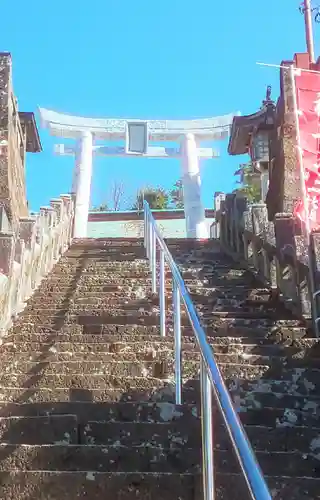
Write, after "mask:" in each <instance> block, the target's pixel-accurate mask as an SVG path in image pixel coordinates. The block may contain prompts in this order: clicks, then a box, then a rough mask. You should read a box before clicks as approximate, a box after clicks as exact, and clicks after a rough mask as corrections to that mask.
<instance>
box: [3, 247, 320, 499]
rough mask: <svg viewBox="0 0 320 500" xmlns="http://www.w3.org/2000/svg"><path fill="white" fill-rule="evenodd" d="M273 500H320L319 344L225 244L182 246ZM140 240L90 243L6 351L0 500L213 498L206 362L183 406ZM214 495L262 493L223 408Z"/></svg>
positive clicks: (40, 299)
mask: <svg viewBox="0 0 320 500" xmlns="http://www.w3.org/2000/svg"><path fill="white" fill-rule="evenodd" d="M168 243H169V248H170V250H171V251H172V254H173V256H174V258H175V259H176V261H177V262H178V264H179V265H180V267H181V270H182V272H183V275H184V278H185V281H186V283H187V285H188V287H189V289H190V292H191V295H192V298H193V300H194V302H195V304H196V306H197V308H198V311H199V314H200V316H201V320H202V322H203V324H204V325H205V326H206V331H207V335H208V341H209V342H210V344H211V345H212V346H213V348H214V351H215V354H216V359H217V360H218V362H219V364H220V367H221V370H222V372H223V374H224V376H225V379H226V381H227V385H228V387H229V389H230V391H231V393H232V395H233V399H234V402H235V405H236V407H237V409H238V411H239V415H240V417H241V420H242V422H243V424H244V426H245V429H246V431H247V433H248V436H249V438H250V440H251V443H252V445H253V447H254V449H255V451H256V454H257V457H258V460H259V462H260V464H261V467H262V469H263V471H264V473H265V475H266V478H267V481H268V484H269V485H270V488H271V491H272V495H273V497H274V498H276V499H278V500H280V499H290V500H307V499H316V498H320V479H319V474H320V421H319V401H320V399H319V398H320V357H319V345H318V342H317V341H316V340H315V339H314V338H311V337H308V335H307V332H306V329H305V327H304V325H303V324H302V323H301V322H299V321H298V320H296V319H294V318H292V317H291V316H290V314H289V313H288V312H287V311H286V310H284V309H283V307H282V306H281V305H280V304H279V303H278V302H277V301H276V300H275V299H274V298H273V297H272V296H271V295H270V293H269V292H268V291H267V290H265V289H261V288H259V284H258V283H257V282H255V280H254V278H253V277H252V276H251V275H250V274H249V273H247V272H244V271H243V270H241V269H239V267H238V266H237V264H235V263H233V262H231V261H230V260H228V258H227V257H226V256H225V255H223V254H222V253H220V252H219V249H218V248H217V246H216V244H215V243H213V242H208V243H204V242H202V243H200V242H198V243H197V242H191V241H188V240H176V241H173V240H172V241H169V242H168ZM167 285H168V290H167V297H168V299H169V298H170V300H168V304H167V306H168V322H167V326H168V336H167V337H166V338H164V339H162V338H160V336H159V326H158V325H159V308H158V300H157V298H156V297H154V296H152V294H151V293H150V289H151V276H150V273H149V269H148V265H147V262H146V260H145V251H144V248H143V242H142V241H141V240H126V239H114V240H79V241H75V242H74V243H73V245H72V246H71V248H70V249H69V250H68V251H67V253H66V254H65V255H64V256H63V257H62V258H61V260H60V261H59V263H58V264H57V265H56V267H55V268H54V270H53V272H52V273H51V274H50V275H49V276H48V277H47V279H46V280H45V281H43V282H42V284H41V285H40V287H39V288H38V290H37V291H36V292H35V294H34V295H33V297H32V298H31V299H30V301H29V302H28V304H27V306H26V308H25V310H24V312H23V313H22V314H21V316H20V317H19V318H18V319H17V320H16V321H15V324H14V326H13V327H12V329H11V330H10V332H9V334H8V335H7V336H6V338H5V339H4V342H3V344H2V346H1V347H0V362H1V374H0V407H1V410H0V436H1V444H0V498H3V499H6V500H11V499H15V500H22V499H24V500H27V499H28V500H39V499H41V500H53V499H54V500H56V499H59V500H63V499H69V500H75V499H79V498H88V499H89V500H95V499H99V500H102V499H104V498H110V499H112V500H116V499H117V500H120V499H121V500H124V499H130V500H131V499H137V498H139V499H141V500H147V499H148V500H149V499H156V500H178V499H180V500H196V499H197V500H198V499H199V500H200V499H202V498H203V497H202V492H201V475H200V471H201V466H200V464H201V433H200V418H199V417H200V412H199V380H198V378H199V377H198V374H199V352H198V350H197V346H196V343H195V339H194V335H193V333H192V331H191V328H190V326H189V325H188V321H187V318H186V317H185V315H182V324H183V342H182V346H183V401H184V404H183V405H182V406H179V407H177V406H176V405H175V404H174V385H173V366H174V355H173V338H172V317H171V284H170V277H169V276H168V283H167ZM214 422H215V429H214V435H215V467H216V484H217V490H218V493H217V498H218V499H224V500H231V499H233V498H241V499H242V500H245V499H247V498H249V495H248V492H247V489H246V486H245V484H244V480H243V478H242V476H241V475H240V470H239V466H238V464H237V461H236V459H235V458H234V455H233V452H232V450H231V444H230V440H229V438H228V436H227V433H226V431H225V429H224V427H223V424H222V420H221V417H220V415H219V413H218V411H215V412H214Z"/></svg>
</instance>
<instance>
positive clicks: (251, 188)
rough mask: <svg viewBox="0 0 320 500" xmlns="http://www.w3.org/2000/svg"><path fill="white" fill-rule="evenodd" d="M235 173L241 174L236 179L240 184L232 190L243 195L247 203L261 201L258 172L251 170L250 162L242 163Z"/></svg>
mask: <svg viewBox="0 0 320 500" xmlns="http://www.w3.org/2000/svg"><path fill="white" fill-rule="evenodd" d="M236 175H241V180H240V181H238V183H239V184H240V186H239V187H238V188H237V189H235V191H234V192H236V193H239V194H242V195H243V196H245V197H246V198H247V200H248V202H249V203H260V201H261V184H260V176H259V174H257V173H255V172H254V171H253V167H252V165H251V163H248V164H247V165H243V166H242V167H241V168H240V169H239V170H238V171H237V172H236Z"/></svg>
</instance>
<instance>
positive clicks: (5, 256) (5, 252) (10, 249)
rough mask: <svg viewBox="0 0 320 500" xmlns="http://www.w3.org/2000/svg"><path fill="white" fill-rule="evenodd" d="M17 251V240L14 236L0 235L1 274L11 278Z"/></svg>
mask: <svg viewBox="0 0 320 500" xmlns="http://www.w3.org/2000/svg"><path fill="white" fill-rule="evenodd" d="M14 250H15V240H14V237H13V235H12V234H8V235H5V234H1V235H0V273H1V274H5V275H6V276H10V274H11V268H12V264H13V257H14Z"/></svg>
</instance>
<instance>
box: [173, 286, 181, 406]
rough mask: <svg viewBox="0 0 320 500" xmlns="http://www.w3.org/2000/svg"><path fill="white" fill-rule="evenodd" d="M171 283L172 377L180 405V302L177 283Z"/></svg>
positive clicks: (177, 401) (177, 402)
mask: <svg viewBox="0 0 320 500" xmlns="http://www.w3.org/2000/svg"><path fill="white" fill-rule="evenodd" d="M172 282H173V328H174V376H175V387H176V404H177V405H181V300H180V291H179V288H178V285H177V283H176V282H175V280H174V277H172Z"/></svg>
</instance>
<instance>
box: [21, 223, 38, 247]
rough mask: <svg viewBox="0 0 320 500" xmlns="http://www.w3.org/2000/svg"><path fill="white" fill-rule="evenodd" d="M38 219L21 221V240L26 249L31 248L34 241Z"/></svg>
mask: <svg viewBox="0 0 320 500" xmlns="http://www.w3.org/2000/svg"><path fill="white" fill-rule="evenodd" d="M35 223H36V218H35V217H32V218H31V217H30V218H22V219H20V221H19V238H21V239H22V240H23V241H24V243H25V246H26V248H29V249H30V248H31V246H32V243H33V240H34V231H35V229H34V228H35Z"/></svg>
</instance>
